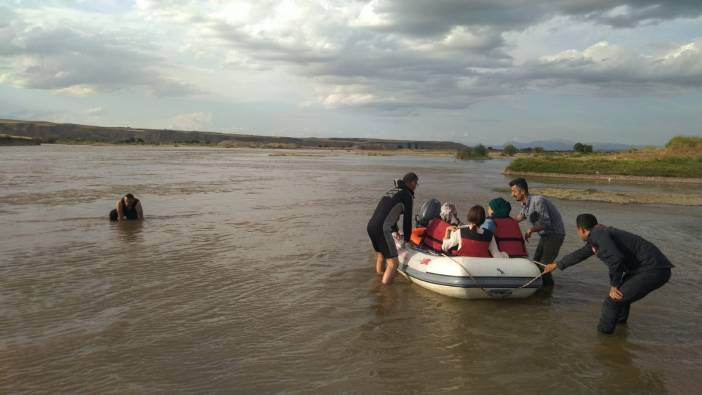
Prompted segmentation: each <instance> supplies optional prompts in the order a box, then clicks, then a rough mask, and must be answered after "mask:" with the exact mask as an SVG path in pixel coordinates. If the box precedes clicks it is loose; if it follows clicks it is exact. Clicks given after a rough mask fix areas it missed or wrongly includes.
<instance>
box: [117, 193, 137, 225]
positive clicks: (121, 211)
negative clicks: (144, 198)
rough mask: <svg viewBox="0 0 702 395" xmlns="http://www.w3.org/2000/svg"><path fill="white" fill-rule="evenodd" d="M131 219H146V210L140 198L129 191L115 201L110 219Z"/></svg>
mask: <svg viewBox="0 0 702 395" xmlns="http://www.w3.org/2000/svg"><path fill="white" fill-rule="evenodd" d="M131 219H144V210H142V208H141V202H140V201H139V199H137V198H135V197H134V195H132V194H131V193H128V194H126V195H124V196H123V197H122V198H121V199H119V200H118V201H117V202H116V203H115V208H114V209H113V210H112V211H110V220H112V221H122V220H131Z"/></svg>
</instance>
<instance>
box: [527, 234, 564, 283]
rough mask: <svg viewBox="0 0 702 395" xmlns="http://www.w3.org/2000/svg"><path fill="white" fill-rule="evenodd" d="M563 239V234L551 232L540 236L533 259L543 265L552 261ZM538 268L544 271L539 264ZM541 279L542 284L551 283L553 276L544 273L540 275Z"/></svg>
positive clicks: (556, 255)
mask: <svg viewBox="0 0 702 395" xmlns="http://www.w3.org/2000/svg"><path fill="white" fill-rule="evenodd" d="M563 240H565V235H557V234H551V235H544V236H541V237H540V239H539V245H537V246H536V251H534V260H535V261H536V262H541V263H543V264H544V265H548V264H549V263H553V262H554V261H555V260H556V257H558V252H559V251H560V250H561V246H562V245H563ZM539 270H541V271H542V272H543V271H544V269H543V268H542V267H541V266H539ZM541 280H542V281H543V284H544V286H550V285H553V276H551V273H547V274H545V275H544V276H543V277H541Z"/></svg>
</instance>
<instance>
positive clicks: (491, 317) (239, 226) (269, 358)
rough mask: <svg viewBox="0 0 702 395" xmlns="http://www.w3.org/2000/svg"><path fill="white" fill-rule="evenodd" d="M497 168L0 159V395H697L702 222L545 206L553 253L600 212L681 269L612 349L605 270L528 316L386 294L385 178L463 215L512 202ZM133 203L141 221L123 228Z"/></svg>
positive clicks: (91, 157) (165, 156)
mask: <svg viewBox="0 0 702 395" xmlns="http://www.w3.org/2000/svg"><path fill="white" fill-rule="evenodd" d="M506 164H507V162H506V161H504V160H492V161H485V162H460V161H455V160H453V159H451V158H426V157H400V156H397V157H381V156H378V157H374V156H372V157H369V156H357V155H340V156H326V157H310V156H269V152H267V151H246V150H226V149H206V148H174V147H170V148H165V147H164V148H159V147H136V148H135V147H114V146H107V147H91V146H62V145H42V146H37V147H4V148H0V393H42V392H48V393H281V392H282V393H290V394H297V393H369V394H371V393H397V394H405V393H460V394H466V393H475V394H504V393H524V394H529V393H539V394H563V393H598V394H603V393H607V394H617V393H621V394H624V393H636V394H659V393H685V394H691V393H700V392H702V379H700V377H699V373H700V372H701V371H702V336H700V335H702V330H701V329H700V328H702V313H701V312H700V309H701V307H702V295H701V294H700V288H701V286H702V259H701V258H700V249H702V242H700V234H701V232H702V208H701V207H675V206H666V205H657V206H640V205H626V206H623V205H615V204H607V203H591V202H569V201H562V200H554V202H555V204H556V205H557V206H558V208H559V209H560V211H561V213H562V214H563V216H564V220H565V223H566V229H567V231H568V235H567V238H566V242H565V244H564V247H563V251H562V252H567V251H569V250H572V249H574V248H577V247H579V246H580V245H581V244H582V242H581V241H580V240H579V239H577V236H576V235H575V231H574V221H575V216H576V215H577V214H578V213H581V212H592V213H594V214H595V215H597V217H598V218H599V219H600V221H601V222H603V223H606V224H608V225H613V226H617V227H620V228H623V229H626V230H630V231H632V232H634V233H638V234H640V235H642V236H644V237H645V238H647V239H649V240H650V241H652V242H654V243H656V244H657V245H658V246H659V247H660V248H661V249H662V250H663V251H664V253H665V254H666V255H668V257H669V258H670V259H671V260H672V261H673V263H674V264H675V265H676V268H675V269H674V270H673V277H672V279H671V281H670V283H669V284H667V285H666V286H664V287H663V288H662V289H660V290H658V291H656V292H654V293H653V294H651V295H650V296H649V297H647V298H646V299H644V300H643V301H641V302H640V303H637V304H635V305H634V306H633V308H632V313H631V318H630V322H629V324H628V326H627V327H624V328H621V329H618V330H617V332H616V333H615V334H614V335H612V336H603V335H599V334H598V333H597V332H596V331H595V325H596V322H597V318H598V315H599V310H600V305H601V303H602V300H603V298H604V297H605V295H606V292H607V289H608V285H607V270H606V267H605V266H604V265H603V264H602V263H600V262H599V261H598V260H596V259H590V260H588V261H586V262H583V263H582V264H580V265H579V266H576V267H574V268H571V269H569V270H568V271H564V272H557V273H556V275H555V279H556V286H555V288H554V289H553V291H552V292H551V293H545V292H539V293H537V294H536V295H535V296H533V297H530V298H528V299H524V300H501V301H498V300H485V301H466V300H455V299H450V298H447V297H444V296H441V295H438V294H434V293H431V292H429V291H426V290H423V289H421V288H419V287H417V286H416V285H411V284H409V283H407V282H406V281H404V280H403V279H400V278H398V281H397V282H396V283H395V284H394V285H392V286H382V285H380V283H379V280H378V278H377V276H376V275H375V274H374V270H373V258H372V250H371V246H370V243H369V241H368V239H367V235H366V232H365V225H366V222H367V220H368V218H369V216H370V214H371V212H372V210H373V209H374V208H375V205H376V203H377V200H378V198H379V197H380V196H381V194H382V193H383V192H384V191H385V190H387V189H388V188H390V187H391V184H392V179H393V178H395V177H400V176H401V175H402V174H403V173H404V172H406V171H408V170H413V171H415V172H417V173H418V174H419V176H420V181H419V187H418V189H417V197H416V202H417V204H416V206H418V205H419V204H421V202H423V201H425V200H427V199H429V198H431V197H437V198H439V199H440V200H450V201H453V202H455V203H457V205H458V208H459V212H460V213H461V217H463V216H465V212H466V210H467V208H468V207H470V206H471V205H473V204H478V203H482V204H486V203H487V201H488V200H489V199H491V198H493V197H495V196H500V195H501V196H505V197H507V196H506V195H505V194H500V193H499V192H495V191H494V188H499V187H501V188H504V187H506V182H507V178H506V177H505V176H503V175H502V174H501V171H502V169H503V168H504V167H505V165H506ZM556 184H557V182H556ZM533 185H540V184H539V183H538V181H534V182H533ZM541 185H543V184H541ZM548 185H549V186H553V185H554V181H551V182H549V184H548ZM568 186H569V187H572V186H573V185H572V184H569V185H568ZM597 188H606V186H604V187H603V186H597ZM617 188H625V189H626V188H629V187H626V186H624V187H622V186H619V187H617ZM632 188H633V190H636V189H637V188H644V189H645V188H646V187H640V186H632V187H630V189H632ZM652 188H653V189H655V190H660V189H661V188H662V187H660V186H656V187H652ZM127 192H133V193H134V194H135V195H137V197H138V198H140V199H141V200H142V203H143V207H144V212H145V214H146V219H145V221H143V223H127V222H125V223H118V224H115V223H110V222H109V221H108V220H107V213H108V211H109V210H110V208H111V207H112V206H113V205H114V201H115V200H116V199H117V198H118V197H119V196H120V195H122V194H124V193H127ZM688 192H689V193H700V192H702V191H699V190H694V188H693V189H691V190H688ZM508 199H509V198H508ZM535 245H536V242H535V241H532V242H531V243H530V246H529V248H530V250H532V251H533V249H534V248H535Z"/></svg>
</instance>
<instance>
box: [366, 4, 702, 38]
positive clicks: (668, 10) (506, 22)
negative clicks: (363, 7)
mask: <svg viewBox="0 0 702 395" xmlns="http://www.w3.org/2000/svg"><path fill="white" fill-rule="evenodd" d="M373 8H374V10H375V12H376V13H377V14H378V15H380V16H382V17H384V18H385V19H386V20H387V22H389V23H388V24H386V25H380V26H379V27H378V29H381V30H386V31H396V32H400V33H405V34H411V35H418V36H436V35H442V34H445V33H447V32H448V31H449V30H450V29H451V28H452V27H453V26H493V27H496V28H499V29H501V30H503V31H512V30H522V29H524V28H526V27H528V26H531V25H534V24H537V23H540V22H543V21H545V20H547V19H549V18H552V17H554V16H559V15H560V16H571V17H573V18H576V19H583V20H589V21H593V22H595V23H598V24H602V25H609V26H613V27H633V26H636V25H639V24H641V23H656V22H660V21H663V20H670V19H676V18H696V17H698V16H700V15H702V1H695V0H689V1H675V0H672V1H662V0H612V1H609V0H558V1H543V0H477V1H461V0H446V1H436V2H433V1H424V0H389V1H382V2H378V4H377V6H375V7H373Z"/></svg>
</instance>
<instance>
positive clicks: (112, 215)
mask: <svg viewBox="0 0 702 395" xmlns="http://www.w3.org/2000/svg"><path fill="white" fill-rule="evenodd" d="M118 218H119V214H117V209H112V211H110V221H117V220H118Z"/></svg>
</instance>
